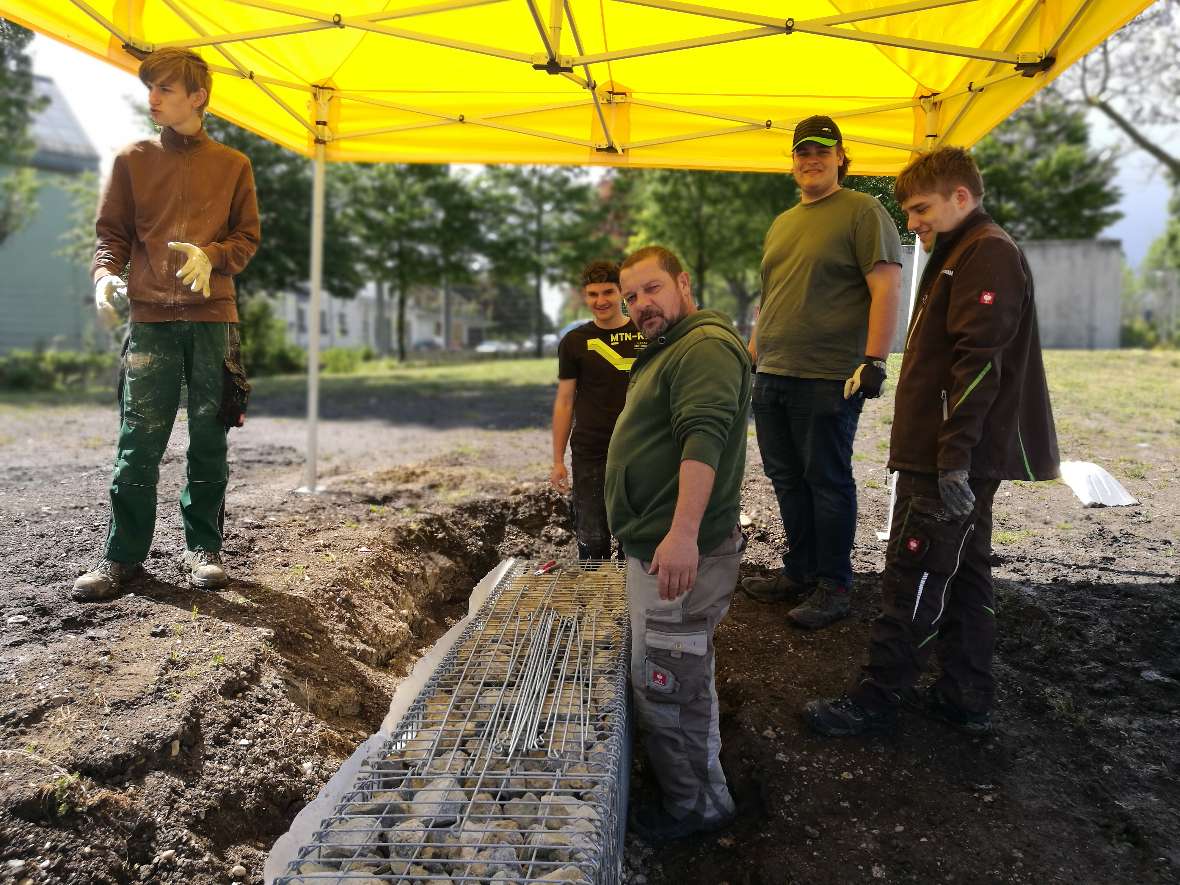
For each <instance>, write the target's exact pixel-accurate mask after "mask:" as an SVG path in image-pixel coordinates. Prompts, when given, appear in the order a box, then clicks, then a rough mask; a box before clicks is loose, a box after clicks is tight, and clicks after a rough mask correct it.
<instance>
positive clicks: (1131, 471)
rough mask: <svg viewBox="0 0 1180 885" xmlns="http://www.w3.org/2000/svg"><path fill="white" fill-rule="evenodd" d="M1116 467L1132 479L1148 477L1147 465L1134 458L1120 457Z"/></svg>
mask: <svg viewBox="0 0 1180 885" xmlns="http://www.w3.org/2000/svg"><path fill="white" fill-rule="evenodd" d="M1116 469H1117V470H1118V471H1119V472H1120V473H1121V474H1122V475H1123V476H1126V477H1129V478H1130V479H1147V465H1146V464H1144V463H1143V462H1142V461H1136V460H1135V459H1134V458H1119V461H1118V467H1117V468H1116Z"/></svg>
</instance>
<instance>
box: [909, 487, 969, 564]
mask: <svg viewBox="0 0 1180 885" xmlns="http://www.w3.org/2000/svg"><path fill="white" fill-rule="evenodd" d="M969 530H970V526H968V524H967V523H966V522H965V521H964V520H956V519H952V518H951V517H949V516H947V515H946V511H945V510H944V509H943V506H942V501H940V500H938V499H936V498H923V497H919V496H914V497H913V498H910V502H909V512H908V513H907V514H906V518H905V521H904V522H903V523H902V527H901V533H900V534H899V535H898V537H897V542H896V543H897V559H898V561H899V562H901V563H903V564H905V565H909V566H911V567H916V568H921V569H922V570H924V571H928V572H934V573H936V574H941V575H951V574H954V572H955V570H956V569H957V568H958V566H959V556H960V555H961V553H962V548H963V541H964V538H965V537H966V535H967V532H968V531H969Z"/></svg>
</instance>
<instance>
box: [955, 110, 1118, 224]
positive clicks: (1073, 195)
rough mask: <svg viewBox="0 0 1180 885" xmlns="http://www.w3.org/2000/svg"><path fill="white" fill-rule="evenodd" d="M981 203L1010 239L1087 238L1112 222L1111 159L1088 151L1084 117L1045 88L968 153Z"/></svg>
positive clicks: (1115, 194)
mask: <svg viewBox="0 0 1180 885" xmlns="http://www.w3.org/2000/svg"><path fill="white" fill-rule="evenodd" d="M972 153H973V154H974V156H975V161H976V162H977V163H978V164H979V169H980V172H982V173H983V180H984V182H985V187H986V189H987V191H986V195H985V197H984V205H985V207H986V208H987V211H988V212H989V213H990V214H991V216H992V218H994V219H995V221H996V223H997V224H999V225H1001V226H1002V227H1003V228H1004V229H1005V230H1007V231H1008V232H1009V233H1010V234H1012V235H1013V236H1014V237H1016V238H1017V239H1027V240H1044V239H1049V240H1052V239H1064V240H1069V239H1088V238H1090V237H1093V236H1096V235H1097V234H1098V233H1099V232H1100V231H1102V230H1103V229H1104V228H1106V227H1108V226H1109V225H1111V224H1113V223H1114V222H1115V221H1118V220H1119V219H1120V218H1121V217H1122V213H1121V212H1119V211H1117V210H1116V209H1114V208H1113V207H1114V206H1115V205H1116V204H1117V203H1118V201H1119V197H1120V192H1119V189H1118V188H1117V187H1115V186H1114V184H1113V181H1114V175H1115V166H1114V159H1113V157H1112V156H1111V155H1110V154H1108V153H1104V152H1101V151H1097V150H1095V149H1093V148H1091V147H1090V136H1089V126H1088V124H1087V123H1086V117H1085V113H1084V111H1082V110H1080V109H1078V108H1076V107H1071V106H1070V105H1069V104H1068V103H1067V102H1066V101H1064V100H1063V99H1062V98H1061V96H1060V95H1058V94H1057V93H1055V92H1053V91H1052V90H1046V91H1044V92H1042V93H1041V94H1040V95H1038V96H1037V97H1036V98H1034V99H1033V100H1032V101H1031V102H1029V103H1028V104H1026V105H1025V106H1024V107H1022V108H1020V110H1018V111H1017V112H1016V113H1015V114H1013V115H1012V116H1011V117H1010V118H1009V119H1008V120H1007V121H1006V122H1005V123H1003V124H1002V125H1001V126H999V127H998V128H997V129H996V130H995V131H994V132H992V133H991V134H990V135H988V136H987V137H986V138H984V139H983V140H982V141H981V142H980V143H979V144H978V145H976V146H975V149H974V151H973V152H972Z"/></svg>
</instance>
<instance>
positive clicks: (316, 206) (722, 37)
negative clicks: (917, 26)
mask: <svg viewBox="0 0 1180 885" xmlns="http://www.w3.org/2000/svg"><path fill="white" fill-rule="evenodd" d="M69 2H70V3H71V4H73V5H74V6H75V7H77V8H78V9H79V10H81V11H82V12H84V13H85V14H86V15H87V16H88V17H90V18H91V19H93V20H94V21H95V22H96V23H97V24H98V25H100V26H101V27H102V28H104V29H105V30H106V31H108V32H109V33H110V34H111V35H112V36H113V37H115V38H116V39H117V40H119V41H120V42H121V43H122V44H123V46H124V47H125V48H126V49H128V50H129V51H132V52H133V53H134V54H142V53H147V52H151V51H153V50H155V49H159V48H164V47H178V48H186V49H192V48H196V47H202V46H209V47H212V48H214V49H215V50H216V51H217V52H218V53H219V54H220V55H221V56H222V57H223V58H224V59H225V60H226V61H227V62H229V66H228V67H226V66H221V65H210V70H212V71H214V72H217V73H220V74H225V75H229V76H236V77H240V78H242V79H245V80H249V81H250V82H252V83H253V84H254V85H255V86H256V87H258V89H259V90H260V91H261V92H262V93H263V94H264V95H265V96H266V97H267V98H268V99H270V100H271V101H272V102H274V103H275V104H276V105H277V106H278V107H280V108H282V110H283V111H284V112H285V113H286V114H287V115H288V116H290V117H291V118H293V119H294V120H295V121H296V122H297V123H298V125H299V126H300V127H301V128H302V129H305V130H306V131H307V132H308V134H309V137H310V138H311V140H312V141H313V143H314V158H313V167H314V174H313V178H312V236H311V255H310V264H311V267H310V270H311V281H310V282H311V293H310V296H311V304H310V306H309V307H310V311H311V317H310V318H309V328H308V400H307V407H308V413H307V419H308V426H307V460H306V463H305V469H304V485H303V487H302V489H301V490H302V491H308V492H314V491H317V490H318V489H319V488H320V487H319V486H318V485H317V472H316V470H317V454H318V437H317V421H318V415H319V345H320V340H319V339H320V331H321V330H320V303H321V300H322V278H323V234H324V230H323V228H324V179H325V167H326V161H327V157H326V154H327V146H328V145H329V144H340V143H343V142H345V141H349V140H353V139H362V138H369V137H373V136H378V135H386V134H390V133H395V132H409V131H414V130H420V129H426V128H432V127H438V126H478V127H486V128H489V129H495V130H501V131H505V132H511V133H513V134H515V135H522V136H525V137H534V138H538V139H547V140H552V141H557V142H561V143H565V144H572V145H576V146H580V147H586V148H588V149H591V150H594V151H603V152H610V153H631V152H636V151H643V150H644V149H645V148H651V147H656V146H662V145H668V144H674V143H680V142H686V141H699V140H703V139H709V138H718V137H724V136H727V135H735V134H740V133H745V132H751V131H756V130H758V129H766V130H776V131H791V130H793V129H794V127H795V125H796V123H798V122H799V121H798V120H776V119H773V117H769V118H766V119H757V118H754V117H746V116H743V115H738V114H733V113H725V112H722V111H718V110H716V109H706V108H693V107H683V106H679V105H674V104H669V103H664V102H658V101H653V100H651V99H648V98H636V97H634V96H632V95H630V94H627V95H623V96H619V95H617V94H615V93H607V94H605V95H600V94H599V84H598V82H597V81H596V78H595V77H594V76H593V74H592V72H591V66H592V65H596V64H603V63H607V64H609V63H610V62H611V61H618V60H622V59H630V58H640V57H645V56H651V55H659V54H663V53H668V52H679V51H683V50H687V49H694V48H701V47H707V46H717V45H722V44H725V43H732V42H737V41H743V40H751V39H758V38H762V37H771V36H791V35H793V34H797V33H799V34H810V35H813V36H819V37H828V38H832V39H839V40H853V41H857V42H863V43H868V44H871V45H875V46H879V47H886V48H895V49H906V50H913V51H918V52H931V53H939V54H943V55H954V56H959V57H963V58H969V59H974V60H977V61H985V62H991V63H992V67H991V70H990V71H989V73H988V74H987V76H986V77H985V78H983V79H981V80H974V81H972V82H969V83H967V84H966V85H965V86H963V87H960V88H957V89H954V90H950V91H947V92H944V93H941V94H940V93H931V94H929V95H922V96H918V97H913V98H902V97H899V98H898V100H896V101H893V102H886V103H884V104H876V105H874V106H871V107H862V108H849V109H845V110H841V111H836V112H833V113H832V114H831V116H833V117H835V118H837V119H845V118H855V117H860V116H865V115H870V114H876V113H884V112H890V111H903V110H907V109H919V108H920V109H921V110H922V112H923V119H924V120H925V124H926V125H925V130H924V131H925V137H924V138H921V139H920V140H919V141H918V142H917V143H914V144H904V143H900V142H893V141H886V140H881V139H876V138H872V137H870V136H867V135H862V134H858V133H856V132H846V133H844V139H845V140H846V141H849V142H853V143H861V144H871V145H877V146H882V147H887V148H893V149H896V150H899V151H909V152H915V153H916V152H922V151H928V150H931V149H933V148H934V147H936V146H937V145H938V144H939V142H940V141H943V140H945V139H946V138H947V137H949V136H950V134H951V133H953V132H954V131H955V129H956V128H957V126H958V125H959V123H960V122H961V121H962V120H963V119H964V118H965V116H966V115H967V113H968V112H969V110H970V108H971V106H972V105H973V103H974V102H975V101H976V99H977V97H978V95H980V94H982V93H983V92H984V91H985V90H986V89H988V88H990V87H992V86H995V85H997V84H999V83H1003V82H1005V81H1008V80H1011V79H1013V78H1016V77H1022V76H1031V75H1035V74H1038V73H1044V72H1045V71H1047V70H1048V68H1049V67H1050V66H1051V65H1052V63H1053V60H1054V57H1055V54H1056V52H1057V50H1058V49H1059V47H1060V46H1061V44H1062V42H1063V41H1064V40H1065V39H1066V37H1068V35H1069V34H1070V33H1071V32H1072V31H1073V29H1074V28H1076V27H1077V25H1078V23H1079V22H1080V21H1081V19H1082V17H1083V16H1084V15H1085V13H1086V11H1087V10H1088V9H1089V8H1090V7H1091V6H1092V4H1093V0H1084V2H1083V3H1082V4H1081V5H1080V6H1079V7H1078V9H1077V10H1075V12H1074V14H1073V16H1072V17H1071V19H1070V21H1069V22H1068V23H1066V25H1065V26H1064V27H1063V29H1062V30H1061V32H1060V33H1059V34H1058V36H1057V38H1056V39H1055V41H1054V43H1053V45H1052V46H1051V47H1048V48H1047V49H1045V50H1044V51H1041V52H1016V51H1013V49H1012V47H1013V46H1014V45H1016V44H1017V43H1018V42H1019V41H1020V40H1021V39H1022V38H1023V37H1024V36H1026V34H1027V32H1028V29H1029V27H1030V26H1031V24H1032V23H1033V22H1034V21H1035V20H1036V16H1037V14H1038V13H1039V12H1041V11H1042V10H1041V4H1037V5H1034V6H1032V7H1031V8H1030V9H1029V12H1028V14H1027V15H1026V16H1025V18H1024V20H1023V21H1022V22H1021V23H1020V25H1019V26H1018V27H1017V29H1016V31H1015V32H1014V34H1013V36H1012V38H1011V39H1010V40H1009V41H1008V46H1007V47H1005V49H1003V50H991V49H983V48H980V47H972V46H961V45H957V44H951V43H941V42H936V41H929V40H916V39H912V38H907V37H902V36H898V35H890V34H882V33H877V32H873V31H867V30H861V29H860V28H858V27H844V26H849V25H856V24H857V23H859V22H864V21H871V20H875V19H882V18H887V17H891V16H897V15H907V14H912V13H920V12H925V11H929V10H933V9H940V8H944V7H947V6H957V5H962V4H966V3H973V2H977V0H907V2H902V3H894V4H891V5H887V6H878V7H873V8H870V9H863V10H858V11H855V12H849V13H844V14H839V15H831V16H824V17H821V18H812V19H804V20H800V21H796V20H795V19H793V18H789V17H788V18H784V19H778V18H773V17H770V16H765V15H759V14H755V13H748V12H742V11H740V10H733V9H722V8H717V7H711V6H703V5H699V4H694V3H687V2H682V0H616V2H619V3H626V4H630V5H635V6H643V7H647V8H652V9H659V10H664V11H667V12H671V13H679V14H682V15H692V16H698V17H706V18H709V19H713V20H717V21H732V22H740V23H742V24H747V25H754V26H755V27H752V28H748V29H745V30H740V31H731V32H727V33H721V34H709V35H704V36H701V37H696V38H690V39H684V40H676V41H670V42H664V43H656V44H650V45H645V46H634V47H628V48H623V49H614V50H609V51H604V52H598V53H587V52H586V51H585V48H584V46H583V45H582V40H581V37H580V35H579V33H578V30H577V26H576V24H575V22H574V17H573V10H572V8H571V6H570V3H569V0H549V6H548V9H547V10H544V9H542V6H541V0H524V2H525V3H526V4H527V5H528V9H529V12H530V15H531V17H532V19H533V22H534V25H535V26H536V29H537V35H538V37H539V40H540V43H541V46H542V48H543V50H544V51H543V52H540V53H534V52H526V51H522V50H517V49H511V48H504V47H497V46H488V45H484V44H479V43H472V42H469V41H463V40H456V39H452V38H448V37H444V36H440V35H436V34H426V33H421V32H418V31H412V30H406V29H404V28H400V27H395V26H393V25H390V24H387V23H388V22H390V21H396V20H398V19H406V18H414V17H418V16H425V15H431V14H435V13H440V12H451V11H455V10H461V9H468V8H473V7H477V6H483V5H488V4H493V3H503V2H507V0H437V2H433V3H425V4H422V5H419V6H414V7H408V8H404V9H399V10H380V11H376V12H371V13H366V14H363V15H354V16H347V17H345V16H342V15H341V14H339V13H336V14H327V13H321V12H317V11H315V10H309V9H306V8H303V7H299V6H293V5H289V4H285V3H280V2H276V0H232V2H234V3H236V4H239V5H241V6H248V7H252V8H256V9H262V10H267V11H270V12H275V13H280V14H285V15H289V16H292V17H295V18H299V19H301V20H300V21H297V22H292V23H289V24H286V25H278V26H274V27H271V28H256V29H252V30H249V31H241V32H236V33H228V34H210V33H209V32H208V31H207V30H206V29H205V28H204V27H203V26H202V25H201V24H200V22H199V21H198V20H197V18H196V15H199V13H198V12H197V11H196V10H193V9H192V7H191V0H187V2H186V3H184V4H182V3H181V0H163V2H164V3H165V4H166V5H167V6H168V8H169V9H170V10H172V12H173V13H174V14H176V15H177V16H178V17H179V18H181V19H182V20H183V21H184V22H185V23H186V24H187V25H188V26H189V27H190V28H192V30H193V31H194V32H195V33H196V34H197V36H196V37H193V38H188V39H184V40H172V41H167V42H163V43H160V44H151V43H147V42H144V41H140V40H137V39H136V38H135V37H134V36H133V35H131V34H128V33H126V32H124V31H123V29H121V28H119V27H118V26H117V25H116V24H115V23H114V22H112V21H109V20H108V19H106V18H105V17H104V16H102V15H101V14H100V13H98V12H97V11H96V10H95V9H94V8H93V7H92V6H91V5H90V4H89V3H87V2H86V0H69ZM186 6H187V7H188V8H186ZM190 10H192V11H190ZM565 23H568V27H569V30H570V36H571V37H572V38H573V41H574V44H575V48H576V50H577V54H576V55H573V56H563V55H561V54H560V47H561V36H562V28H563V26H564V25H565ZM329 28H338V29H350V28H351V29H356V30H361V31H365V32H368V33H374V34H380V35H383V36H388V37H395V38H399V39H403V40H410V41H414V42H418V43H422V44H425V45H430V46H439V47H443V48H447V49H454V50H458V51H462V52H470V53H475V54H479V55H483V56H489V57H493V58H498V59H501V60H505V61H510V62H516V63H518V64H527V65H529V66H531V67H532V68H534V69H535V70H538V71H543V72H545V73H547V74H550V75H558V76H560V77H562V78H563V79H566V80H568V81H570V82H573V83H574V84H575V85H577V86H578V87H579V88H581V89H583V90H586V91H589V93H590V99H591V100H590V101H585V100H582V101H575V102H557V103H553V102H549V103H545V104H541V105H537V106H535V107H527V108H516V109H513V110H510V111H505V112H500V113H493V114H483V115H478V114H477V115H467V114H463V113H458V114H443V113H439V112H438V111H428V110H425V109H422V108H415V107H413V106H411V105H403V104H399V103H396V102H391V101H387V100H385V99H382V98H380V97H379V96H377V95H374V94H372V93H369V92H366V91H364V90H359V91H358V90H355V89H354V90H349V91H340V90H337V89H335V88H333V87H332V86H330V85H328V84H326V83H312V82H296V81H291V80H283V79H281V78H276V77H273V76H264V75H260V74H256V73H255V72H254V71H252V70H250V69H249V68H248V67H247V66H246V65H245V64H243V63H242V62H241V61H240V60H239V59H238V58H237V57H236V56H235V54H234V53H233V52H231V51H230V49H228V48H227V46H228V45H229V44H234V43H241V42H244V41H255V40H260V39H266V38H269V37H283V36H290V35H294V34H302V33H308V32H312V31H319V30H326V29H329ZM255 51H256V52H260V53H261V52H262V50H261V49H257V48H256V47H255ZM263 54H264V55H265V53H263ZM1007 66H1011V67H1012V70H1007V71H1005V70H1002V69H1001V68H1002V67H1007ZM574 68H581V69H582V71H583V74H584V76H581V77H580V76H578V75H576V74H574V73H573V70H574ZM277 89H284V90H289V91H293V92H296V93H304V94H306V95H307V96H308V97H309V99H310V103H311V106H312V108H313V116H314V119H312V120H308V119H307V117H306V115H304V114H302V113H300V112H299V111H298V110H296V109H295V108H294V107H292V105H291V103H290V102H289V101H287V100H286V99H284V98H283V96H281V95H280V94H279V93H278V92H277V91H276V90H277ZM963 96H966V100H965V101H964V102H963V103H962V105H961V106H960V107H959V108H957V111H956V113H955V115H954V116H953V117H952V118H951V119H950V120H949V121H948V122H946V123H945V125H944V124H943V121H942V120H941V116H942V114H941V111H942V108H943V107H944V105H945V103H946V102H948V101H950V100H952V99H957V98H961V97H963ZM333 101H336V102H344V101H348V102H356V103H363V104H371V105H375V106H379V107H384V108H387V109H391V110H397V111H402V112H405V113H407V114H411V115H419V116H421V117H425V118H428V119H425V120H422V121H419V122H407V123H405V124H403V125H398V126H386V127H379V128H374V129H366V130H360V131H353V132H347V131H344V132H342V131H332V129H331V127H330V124H329V121H330V119H331V115H330V110H331V103H332V102H333ZM620 102H630V103H631V104H633V105H635V106H636V107H647V108H652V109H657V110H665V111H669V112H672V113H680V114H684V115H686V116H693V117H697V118H700V119H704V120H714V121H721V122H725V123H730V124H733V125H729V126H725V127H714V128H710V129H704V130H700V129H698V130H686V131H684V132H681V133H677V134H669V135H664V136H661V137H659V138H650V139H641V140H636V141H631V142H626V143H620V142H619V141H617V140H616V138H615V136H614V134H613V133H612V132H611V128H610V126H609V124H608V120H607V116H606V113H605V110H604V105H610V104H618V103H620ZM591 106H592V107H593V108H594V110H595V113H596V116H597V120H598V123H599V124H600V126H601V128H602V132H603V135H604V137H605V143H604V144H596V143H594V142H592V141H589V140H586V139H579V138H573V137H570V136H565V135H560V134H558V133H553V132H545V131H543V130H540V129H535V128H527V127H523V126H517V125H512V124H510V123H506V122H502V121H503V120H505V119H507V118H511V117H520V116H527V115H538V114H545V113H552V112H560V111H567V110H573V109H578V108H586V107H591ZM940 127H941V128H940ZM915 272H916V271H915ZM911 297H912V295H911Z"/></svg>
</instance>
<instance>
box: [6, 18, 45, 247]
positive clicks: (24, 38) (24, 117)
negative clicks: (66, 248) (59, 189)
mask: <svg viewBox="0 0 1180 885" xmlns="http://www.w3.org/2000/svg"><path fill="white" fill-rule="evenodd" d="M32 39H33V32H32V31H29V30H26V29H25V28H22V27H21V26H20V25H17V24H14V23H13V22H10V21H8V20H6V19H2V18H0V132H2V133H3V137H2V138H0V243H3V242H4V241H5V240H7V239H8V238H9V237H10V236H12V235H13V234H14V233H16V232H17V231H18V230H20V229H21V228H22V227H24V225H25V224H27V223H28V221H29V219H30V218H32V216H33V213H34V212H35V211H36V209H37V179H36V173H35V172H34V171H33V170H32V169H29V168H27V167H26V166H25V164H26V163H28V161H29V158H30V157H31V156H32V155H33V149H34V145H33V140H32V137H31V136H30V132H29V130H30V128H31V126H32V122H33V118H34V116H36V114H37V112H38V111H40V110H41V108H43V107H44V106H45V99H44V98H39V97H37V95H36V92H35V91H34V89H33V63H32V60H31V59H30V58H29V54H28V52H27V49H28V45H29V42H30V41H31V40H32Z"/></svg>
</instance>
